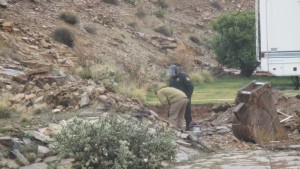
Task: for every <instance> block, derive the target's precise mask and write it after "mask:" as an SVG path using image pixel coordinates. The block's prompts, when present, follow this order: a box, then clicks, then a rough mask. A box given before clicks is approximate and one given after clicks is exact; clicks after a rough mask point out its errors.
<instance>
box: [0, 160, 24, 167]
mask: <svg viewBox="0 0 300 169" xmlns="http://www.w3.org/2000/svg"><path fill="white" fill-rule="evenodd" d="M0 163H2V164H4V165H5V166H6V167H8V168H19V167H20V166H19V165H18V164H17V163H16V162H15V160H11V159H6V158H3V159H1V162H0ZM2 164H1V165H2Z"/></svg>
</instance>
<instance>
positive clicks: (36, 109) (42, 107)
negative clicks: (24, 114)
mask: <svg viewBox="0 0 300 169" xmlns="http://www.w3.org/2000/svg"><path fill="white" fill-rule="evenodd" d="M31 112H32V113H33V114H34V115H39V114H42V113H47V112H48V106H47V104H35V105H34V106H33V107H32V109H31Z"/></svg>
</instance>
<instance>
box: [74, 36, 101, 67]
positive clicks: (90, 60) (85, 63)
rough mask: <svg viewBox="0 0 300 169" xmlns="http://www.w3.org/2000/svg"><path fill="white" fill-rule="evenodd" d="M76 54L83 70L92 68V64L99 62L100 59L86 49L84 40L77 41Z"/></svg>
mask: <svg viewBox="0 0 300 169" xmlns="http://www.w3.org/2000/svg"><path fill="white" fill-rule="evenodd" d="M74 54H75V57H77V63H78V64H79V65H80V66H81V67H83V68H85V67H90V66H91V65H92V64H95V63H98V62H99V59H98V58H97V57H96V56H95V55H94V54H93V53H92V51H91V50H87V49H85V48H84V45H83V43H82V40H80V39H76V44H75V46H74Z"/></svg>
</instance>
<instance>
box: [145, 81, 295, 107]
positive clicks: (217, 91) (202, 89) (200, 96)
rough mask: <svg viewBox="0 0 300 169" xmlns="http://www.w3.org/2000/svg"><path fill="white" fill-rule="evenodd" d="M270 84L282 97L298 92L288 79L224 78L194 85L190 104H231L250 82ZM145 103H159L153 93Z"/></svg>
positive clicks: (149, 94)
mask: <svg viewBox="0 0 300 169" xmlns="http://www.w3.org/2000/svg"><path fill="white" fill-rule="evenodd" d="M253 80H256V81H257V82H271V84H272V89H273V90H281V92H282V93H283V94H284V95H287V96H295V95H297V94H300V91H297V90H294V86H293V82H292V80H291V78H290V77H262V76H260V77H250V78H246V77H240V76H234V77H233V76H224V77H222V78H219V79H216V80H215V81H214V82H208V83H203V84H200V85H196V86H195V89H194V93H193V96H192V104H207V103H224V102H228V103H233V102H234V99H235V97H236V94H237V91H238V90H239V89H241V88H243V87H244V86H246V85H247V84H249V83H250V82H251V81H253ZM146 102H147V103H148V104H150V105H159V101H158V99H157V97H156V95H155V94H154V93H148V95H147V99H146Z"/></svg>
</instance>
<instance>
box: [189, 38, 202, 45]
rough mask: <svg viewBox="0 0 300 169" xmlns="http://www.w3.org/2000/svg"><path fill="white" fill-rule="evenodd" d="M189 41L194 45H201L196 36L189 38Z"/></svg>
mask: <svg viewBox="0 0 300 169" xmlns="http://www.w3.org/2000/svg"><path fill="white" fill-rule="evenodd" d="M190 40H191V41H192V42H194V43H196V44H197V45H200V44H201V41H200V39H199V38H198V37H196V36H190Z"/></svg>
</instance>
